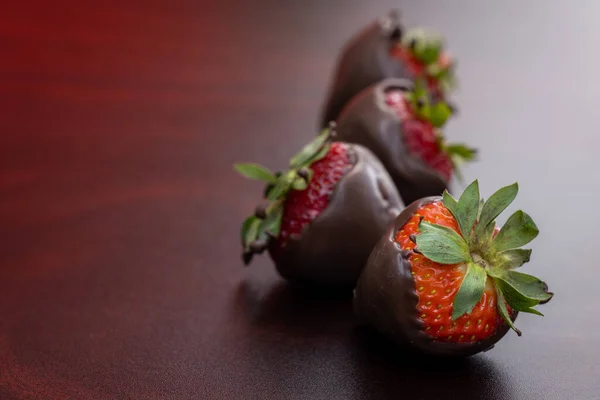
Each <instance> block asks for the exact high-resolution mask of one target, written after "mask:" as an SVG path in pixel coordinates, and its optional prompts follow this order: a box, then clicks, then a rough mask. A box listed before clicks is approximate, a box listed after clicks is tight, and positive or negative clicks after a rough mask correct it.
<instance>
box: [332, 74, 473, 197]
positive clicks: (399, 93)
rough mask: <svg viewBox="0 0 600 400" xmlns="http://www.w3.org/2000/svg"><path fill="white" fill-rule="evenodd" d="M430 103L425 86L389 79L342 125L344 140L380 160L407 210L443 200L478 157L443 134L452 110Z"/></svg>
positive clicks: (354, 104)
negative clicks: (465, 167)
mask: <svg viewBox="0 0 600 400" xmlns="http://www.w3.org/2000/svg"><path fill="white" fill-rule="evenodd" d="M428 99H429V95H428V91H427V89H426V88H425V86H424V85H423V84H422V82H421V81H418V80H417V81H416V82H415V84H413V83H412V82H409V81H406V80H403V79H386V80H383V81H381V82H379V83H377V84H375V85H372V86H370V87H368V88H367V89H365V90H364V91H363V92H361V93H359V94H358V95H357V96H356V97H355V98H354V99H352V101H350V103H348V105H347V106H346V107H345V108H344V110H343V111H342V114H341V115H340V117H339V119H338V126H339V128H340V129H339V130H340V135H339V140H343V141H346V142H350V143H358V144H361V145H363V146H365V147H367V148H368V149H370V150H371V151H372V152H373V153H374V154H375V155H376V156H377V157H379V159H380V160H381V162H382V163H383V165H384V166H385V167H386V169H387V170H388V172H389V173H390V175H391V177H392V179H393V180H394V183H395V184H396V187H397V189H398V191H399V192H400V195H401V196H402V199H403V200H404V202H405V203H406V204H409V203H411V202H413V201H414V200H416V199H419V198H421V197H425V196H435V195H441V194H442V192H443V191H444V190H445V189H447V188H448V186H449V183H450V180H451V178H452V176H453V175H456V174H458V173H459V169H458V167H459V165H460V164H461V163H462V162H465V161H472V160H474V158H475V154H476V150H475V149H472V148H469V147H467V146H465V145H463V144H447V143H446V140H445V138H444V135H443V133H442V131H441V128H442V127H443V126H444V125H445V124H446V122H447V120H448V119H449V118H450V117H451V115H452V107H450V106H449V105H448V104H446V103H445V102H442V101H439V102H436V103H430V102H429V100H428ZM459 178H460V175H459Z"/></svg>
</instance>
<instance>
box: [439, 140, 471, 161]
mask: <svg viewBox="0 0 600 400" xmlns="http://www.w3.org/2000/svg"><path fill="white" fill-rule="evenodd" d="M445 149H446V152H447V153H448V154H449V155H451V156H455V157H458V158H460V159H461V160H463V161H473V160H474V159H475V156H476V155H477V150H476V149H473V148H471V147H467V146H465V145H464V144H449V145H447V146H445Z"/></svg>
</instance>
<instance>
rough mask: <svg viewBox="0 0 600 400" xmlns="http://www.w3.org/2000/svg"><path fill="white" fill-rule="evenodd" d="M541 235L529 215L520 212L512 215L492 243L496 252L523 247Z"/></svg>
mask: <svg viewBox="0 0 600 400" xmlns="http://www.w3.org/2000/svg"><path fill="white" fill-rule="evenodd" d="M538 233H540V231H539V229H538V227H537V226H536V225H535V223H534V222H533V220H532V219H531V217H530V216H529V215H527V214H526V213H524V212H523V211H521V210H519V211H517V212H515V213H514V214H513V215H511V216H510V217H509V218H508V220H507V221H506V223H505V224H504V226H503V227H502V229H500V232H498V235H496V237H495V238H494V240H493V241H492V244H493V246H494V248H495V249H496V251H503V250H508V249H514V248H517V247H521V246H523V245H526V244H527V243H529V242H531V241H532V240H533V239H535V238H536V236H537V235H538Z"/></svg>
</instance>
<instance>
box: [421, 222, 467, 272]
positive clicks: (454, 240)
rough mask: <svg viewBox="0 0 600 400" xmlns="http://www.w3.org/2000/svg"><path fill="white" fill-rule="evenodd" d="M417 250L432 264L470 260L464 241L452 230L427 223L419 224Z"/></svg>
mask: <svg viewBox="0 0 600 400" xmlns="http://www.w3.org/2000/svg"><path fill="white" fill-rule="evenodd" d="M419 230H420V231H421V233H420V234H419V235H417V237H416V242H417V247H418V250H419V251H420V252H421V253H423V255H424V256H425V257H427V258H429V259H430V260H432V261H434V262H438V263H440V264H457V263H460V262H464V261H468V260H470V259H471V256H470V254H469V248H468V246H467V243H466V242H465V241H464V239H463V238H462V237H461V236H460V235H459V234H458V233H456V232H455V231H454V230H452V229H450V228H448V227H445V226H441V225H436V224H431V223H429V222H427V221H421V222H420V223H419Z"/></svg>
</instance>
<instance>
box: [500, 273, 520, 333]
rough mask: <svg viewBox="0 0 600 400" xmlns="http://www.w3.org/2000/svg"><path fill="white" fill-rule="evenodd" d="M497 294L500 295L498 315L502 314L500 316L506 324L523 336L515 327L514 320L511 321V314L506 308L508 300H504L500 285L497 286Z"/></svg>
mask: <svg viewBox="0 0 600 400" xmlns="http://www.w3.org/2000/svg"><path fill="white" fill-rule="evenodd" d="M496 293H497V295H498V299H497V302H498V303H497V306H498V313H499V314H500V316H501V317H502V319H503V320H504V322H506V323H507V324H508V326H510V327H511V329H512V330H513V331H515V332H517V335H519V336H521V331H520V330H518V329H517V328H516V327H515V325H514V324H513V321H512V319H510V314H509V313H508V308H507V307H506V299H505V298H504V295H503V294H502V291H501V290H500V289H499V288H498V285H496Z"/></svg>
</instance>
